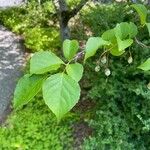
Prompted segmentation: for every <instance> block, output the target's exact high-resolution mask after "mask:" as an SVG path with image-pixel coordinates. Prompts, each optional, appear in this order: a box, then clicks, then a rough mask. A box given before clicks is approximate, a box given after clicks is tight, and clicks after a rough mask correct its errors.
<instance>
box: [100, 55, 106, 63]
mask: <svg viewBox="0 0 150 150" xmlns="http://www.w3.org/2000/svg"><path fill="white" fill-rule="evenodd" d="M101 63H102V64H106V63H107V58H106V56H103V57H102V58H101Z"/></svg>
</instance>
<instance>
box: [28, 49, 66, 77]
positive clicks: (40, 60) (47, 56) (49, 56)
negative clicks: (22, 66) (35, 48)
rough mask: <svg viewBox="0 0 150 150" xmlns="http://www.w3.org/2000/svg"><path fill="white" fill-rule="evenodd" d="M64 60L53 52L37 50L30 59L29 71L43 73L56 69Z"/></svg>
mask: <svg viewBox="0 0 150 150" xmlns="http://www.w3.org/2000/svg"><path fill="white" fill-rule="evenodd" d="M61 64H64V62H63V61H62V60H61V59H60V58H59V57H57V56H56V55H55V54H54V53H52V52H49V51H44V52H37V53H35V54H34V55H33V56H32V58H31V60H30V73H31V74H43V73H46V72H49V71H53V70H57V69H58V68H59V67H60V65H61Z"/></svg>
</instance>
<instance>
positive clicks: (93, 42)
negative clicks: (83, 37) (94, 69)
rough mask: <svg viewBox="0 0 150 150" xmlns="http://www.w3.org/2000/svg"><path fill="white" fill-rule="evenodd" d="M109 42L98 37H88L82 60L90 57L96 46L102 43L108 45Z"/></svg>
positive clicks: (96, 48)
mask: <svg viewBox="0 0 150 150" xmlns="http://www.w3.org/2000/svg"><path fill="white" fill-rule="evenodd" d="M109 44H110V42H108V41H105V40H103V39H102V38H100V37H91V38H89V39H88V41H87V43H86V49H85V51H86V53H85V58H84V61H85V60H86V59H88V58H89V57H92V56H93V55H94V54H95V53H96V51H97V50H98V48H100V47H101V46H104V45H109Z"/></svg>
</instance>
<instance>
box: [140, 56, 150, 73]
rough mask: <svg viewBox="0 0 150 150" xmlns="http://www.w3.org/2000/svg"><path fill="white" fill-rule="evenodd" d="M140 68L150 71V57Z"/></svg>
mask: <svg viewBox="0 0 150 150" xmlns="http://www.w3.org/2000/svg"><path fill="white" fill-rule="evenodd" d="M138 68H139V69H142V70H144V71H149V70H150V58H148V59H147V60H146V61H145V62H144V63H143V64H141V65H140V66H138Z"/></svg>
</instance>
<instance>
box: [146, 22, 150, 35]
mask: <svg viewBox="0 0 150 150" xmlns="http://www.w3.org/2000/svg"><path fill="white" fill-rule="evenodd" d="M146 26H147V29H148V32H149V36H150V23H146Z"/></svg>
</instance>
